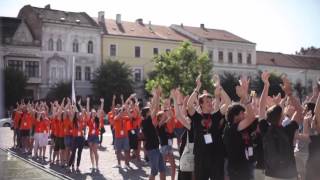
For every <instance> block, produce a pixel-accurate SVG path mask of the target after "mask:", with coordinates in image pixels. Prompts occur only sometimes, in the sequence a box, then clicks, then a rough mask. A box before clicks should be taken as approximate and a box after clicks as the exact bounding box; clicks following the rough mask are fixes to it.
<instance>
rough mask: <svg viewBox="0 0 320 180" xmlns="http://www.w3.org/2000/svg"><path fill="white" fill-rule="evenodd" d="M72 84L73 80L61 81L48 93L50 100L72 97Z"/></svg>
mask: <svg viewBox="0 0 320 180" xmlns="http://www.w3.org/2000/svg"><path fill="white" fill-rule="evenodd" d="M71 91H72V86H71V82H59V83H57V84H56V85H54V86H53V87H52V88H51V89H50V90H49V92H48V94H47V99H48V100H50V101H53V100H59V101H61V100H62V99H63V98H64V97H70V98H71Z"/></svg>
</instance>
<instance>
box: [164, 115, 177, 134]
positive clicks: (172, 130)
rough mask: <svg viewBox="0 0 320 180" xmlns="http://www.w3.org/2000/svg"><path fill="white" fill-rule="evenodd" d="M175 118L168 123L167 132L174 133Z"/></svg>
mask: <svg viewBox="0 0 320 180" xmlns="http://www.w3.org/2000/svg"><path fill="white" fill-rule="evenodd" d="M174 127H175V119H174V118H172V119H170V120H169V121H168V122H167V123H166V128H167V132H168V133H170V134H172V133H173V132H174Z"/></svg>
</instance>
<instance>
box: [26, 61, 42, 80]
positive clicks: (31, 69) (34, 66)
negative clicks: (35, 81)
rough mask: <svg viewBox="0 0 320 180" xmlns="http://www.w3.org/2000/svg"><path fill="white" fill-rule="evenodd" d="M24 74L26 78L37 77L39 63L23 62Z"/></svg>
mask: <svg viewBox="0 0 320 180" xmlns="http://www.w3.org/2000/svg"><path fill="white" fill-rule="evenodd" d="M25 74H26V76H27V77H39V62H38V61H26V62H25Z"/></svg>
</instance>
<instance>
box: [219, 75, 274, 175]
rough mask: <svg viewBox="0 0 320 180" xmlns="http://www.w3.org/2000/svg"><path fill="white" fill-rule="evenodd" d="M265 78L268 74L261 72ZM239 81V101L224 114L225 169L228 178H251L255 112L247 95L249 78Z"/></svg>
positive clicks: (242, 78)
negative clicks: (226, 161) (226, 160)
mask: <svg viewBox="0 0 320 180" xmlns="http://www.w3.org/2000/svg"><path fill="white" fill-rule="evenodd" d="M265 78H268V74H266V73H263V74H262V79H265ZM239 82H240V86H237V87H236V93H237V95H238V96H239V97H240V103H233V104H231V105H230V106H229V107H228V110H227V114H226V120H227V122H228V123H227V125H226V128H225V132H224V137H223V140H224V144H225V147H226V152H227V159H228V163H227V171H228V176H229V178H230V180H253V179H254V165H255V159H254V156H253V155H254V154H253V138H252V137H251V134H252V133H253V132H254V131H255V130H256V124H254V121H255V113H254V112H253V109H252V104H251V103H252V102H251V98H250V97H249V95H248V90H249V80H248V79H247V78H246V77H241V79H240V81H239Z"/></svg>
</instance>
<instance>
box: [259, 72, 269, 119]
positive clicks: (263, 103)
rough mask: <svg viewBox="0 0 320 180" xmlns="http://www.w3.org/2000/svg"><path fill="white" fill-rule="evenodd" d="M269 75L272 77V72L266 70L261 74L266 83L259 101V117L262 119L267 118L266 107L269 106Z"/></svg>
mask: <svg viewBox="0 0 320 180" xmlns="http://www.w3.org/2000/svg"><path fill="white" fill-rule="evenodd" d="M269 77H270V74H269V73H268V72H266V71H265V72H263V73H262V74H261V79H262V81H263V83H264V86H263V90H262V94H261V97H260V101H259V119H260V120H261V119H265V118H266V108H267V107H266V104H267V97H268V93H269V87H270V83H269Z"/></svg>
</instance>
